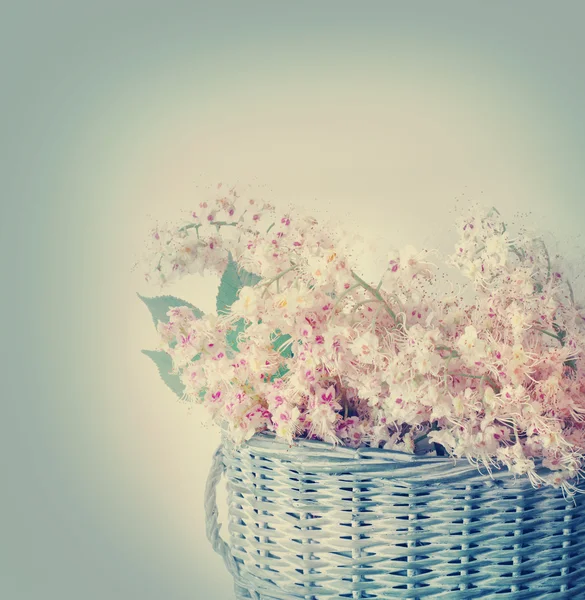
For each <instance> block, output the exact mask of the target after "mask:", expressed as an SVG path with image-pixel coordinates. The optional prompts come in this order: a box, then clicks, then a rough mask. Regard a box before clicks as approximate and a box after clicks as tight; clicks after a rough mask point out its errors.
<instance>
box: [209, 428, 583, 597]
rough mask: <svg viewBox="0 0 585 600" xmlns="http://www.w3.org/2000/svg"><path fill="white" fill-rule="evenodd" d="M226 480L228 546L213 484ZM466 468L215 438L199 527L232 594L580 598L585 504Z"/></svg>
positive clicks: (382, 454) (263, 439)
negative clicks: (220, 561)
mask: <svg viewBox="0 0 585 600" xmlns="http://www.w3.org/2000/svg"><path fill="white" fill-rule="evenodd" d="M222 473H225V475H226V478H227V487H228V505H229V526H228V530H229V544H227V543H226V542H224V541H223V540H222V539H221V537H220V535H219V526H218V520H217V507H216V503H215V488H216V486H217V483H218V481H219V479H220V477H221V475H222ZM583 498H584V496H583V495H577V496H576V497H575V499H574V501H573V500H569V501H567V500H566V499H565V498H564V497H563V494H562V492H561V491H560V490H554V489H552V488H542V489H539V490H535V489H533V488H532V486H531V484H530V483H529V482H528V481H527V480H526V479H525V478H518V479H514V477H513V476H512V475H510V474H509V472H508V471H506V470H503V471H501V472H498V473H497V475H496V476H495V479H492V478H491V477H490V476H489V475H482V474H480V473H479V472H478V470H477V469H476V467H474V466H472V465H470V464H469V463H468V462H467V461H459V462H458V463H456V464H454V462H453V461H452V460H451V459H445V458H436V457H424V456H413V455H408V454H403V453H401V452H394V451H388V450H373V449H367V448H361V449H358V450H353V449H348V448H343V447H333V446H330V445H328V444H325V443H322V442H311V441H301V442H298V443H295V445H294V446H292V447H289V446H288V445H287V444H286V443H283V442H281V441H278V440H276V439H275V438H274V437H273V436H271V435H267V434H262V435H256V436H254V437H253V438H252V439H251V440H250V441H249V442H247V443H245V444H243V445H241V446H235V445H234V444H232V443H231V442H230V441H229V440H228V439H227V438H224V441H223V444H222V446H221V447H220V448H219V449H218V451H217V453H216V455H215V458H214V465H213V467H212V470H211V472H210V475H209V480H208V484H207V491H206V510H207V532H208V537H209V540H210V541H211V543H212V545H213V547H214V549H215V550H216V551H218V552H219V553H220V554H221V555H222V556H223V557H224V560H225V562H226V565H227V567H228V569H229V570H230V572H231V574H232V575H233V577H234V582H235V592H236V598H237V599H238V600H242V599H244V598H246V599H250V598H253V599H256V600H293V599H296V598H303V599H304V600H322V599H323V600H324V599H332V598H402V599H406V598H408V599H410V600H423V599H427V598H433V599H435V598H448V599H449V600H457V599H465V600H467V599H470V598H492V599H499V600H504V599H506V600H511V599H514V600H521V599H526V600H536V599H543V600H544V599H545V598H546V599H547V600H556V599H560V598H571V600H578V599H580V598H581V599H583V598H585V535H583V534H584V533H585V511H584V510H583V505H584V504H585V501H584V499H583Z"/></svg>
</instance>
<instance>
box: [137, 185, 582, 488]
mask: <svg viewBox="0 0 585 600" xmlns="http://www.w3.org/2000/svg"><path fill="white" fill-rule="evenodd" d="M216 192H217V197H216V198H214V199H213V198H210V199H207V200H202V201H201V202H200V203H199V204H198V205H196V206H195V208H194V210H193V211H192V213H191V214H190V215H188V218H187V220H186V222H184V223H182V224H180V225H177V226H168V227H162V226H158V227H157V228H156V229H155V230H153V232H152V235H151V256H150V258H149V260H148V262H149V273H148V278H149V279H150V280H151V281H153V282H155V283H159V284H161V285H163V284H164V285H166V284H169V283H171V282H173V281H175V280H177V279H180V278H181V277H184V276H186V275H189V274H192V273H206V272H215V273H218V274H222V273H223V270H224V269H225V266H226V264H228V261H229V260H230V255H231V257H233V260H234V261H235V262H236V263H237V265H238V267H239V268H242V269H245V270H247V271H249V272H250V273H254V274H255V275H257V276H259V277H260V281H259V282H258V283H257V284H255V285H248V286H245V287H242V288H240V289H239V290H238V294H237V299H236V300H235V302H234V303H233V304H232V305H231V306H230V307H228V308H227V309H226V311H225V314H220V315H206V316H205V317H203V318H195V315H194V314H193V313H192V312H191V311H190V309H189V308H188V307H178V308H173V309H171V310H170V311H169V313H168V315H167V317H168V321H166V322H162V321H161V322H159V324H158V326H157V329H158V332H159V337H160V349H162V350H164V351H165V352H167V353H168V354H169V355H170V357H171V358H172V364H173V369H174V372H175V373H177V374H179V376H180V380H181V383H182V384H183V385H184V387H185V391H184V394H185V397H186V398H189V399H192V400H194V401H196V402H200V403H202V404H204V405H205V406H206V407H207V408H208V409H209V411H210V413H211V414H212V415H213V417H214V419H215V420H216V421H217V422H219V423H221V424H223V425H224V426H225V427H226V430H227V431H228V433H229V434H230V435H232V437H233V438H234V439H235V440H236V441H238V442H242V441H245V440H246V439H249V438H250V437H251V436H252V435H254V433H256V432H260V431H271V432H274V434H275V435H276V436H278V437H280V438H282V439H284V440H286V441H287V442H288V443H290V444H292V443H294V441H295V440H296V439H299V438H312V439H320V440H324V441H326V442H330V443H334V444H344V445H348V446H352V447H359V446H364V445H366V446H372V447H384V448H389V449H390V448H394V449H397V450H402V451H405V452H417V453H418V452H423V451H426V452H437V451H438V450H441V449H442V450H443V451H444V452H446V453H447V454H448V455H450V456H452V457H466V458H467V459H468V460H470V461H471V462H473V463H475V464H478V465H479V466H482V467H484V468H485V469H487V470H489V471H494V470H497V469H499V468H503V467H505V468H508V469H509V470H510V471H511V472H513V473H515V474H517V475H518V476H527V477H528V478H529V479H530V480H531V481H532V483H533V484H534V485H544V484H546V485H554V486H561V487H562V488H563V490H565V491H566V492H567V493H573V492H574V490H575V486H577V485H578V483H579V478H580V476H581V474H582V469H583V462H584V456H585V310H584V309H583V307H582V305H579V304H577V303H576V301H575V298H574V292H573V289H572V288H571V287H570V285H569V283H568V281H567V280H566V278H565V275H564V274H563V273H564V270H563V268H562V267H561V266H559V265H557V264H556V263H555V260H556V259H555V258H554V257H553V258H551V257H550V256H549V254H548V251H547V250H546V247H545V246H544V244H543V242H542V240H540V239H538V238H537V237H535V236H530V235H528V234H526V233H525V232H522V233H520V234H517V235H514V234H513V232H510V231H508V228H507V226H506V225H505V224H504V222H503V221H502V219H501V217H500V216H499V214H498V213H497V212H496V211H494V210H492V211H489V212H486V213H483V214H475V215H469V216H466V217H464V218H462V219H460V220H459V222H458V224H457V227H458V232H459V239H458V241H457V243H456V244H455V250H454V253H453V255H451V256H450V257H448V258H447V259H446V260H443V261H439V260H438V259H437V260H434V261H433V262H434V263H438V264H431V263H430V261H429V260H428V258H427V257H428V256H429V254H428V253H427V252H426V251H420V250H418V249H416V248H413V247H412V246H407V247H406V248H403V249H399V250H397V251H394V252H392V253H390V254H389V256H388V261H387V264H386V265H385V267H386V268H385V271H384V272H383V273H380V280H379V281H378V282H369V281H365V280H364V279H363V278H362V276H360V274H359V272H358V270H357V267H356V266H355V264H353V260H352V258H351V256H352V254H351V248H350V247H349V245H348V240H350V238H349V237H348V236H346V235H345V234H343V232H341V231H339V230H338V229H337V228H335V227H333V226H331V225H326V224H320V223H319V222H317V221H316V220H315V219H313V218H311V217H307V218H305V217H303V216H302V215H297V214H295V213H291V214H288V213H287V214H277V211H276V210H275V209H274V207H273V206H272V205H271V204H269V203H266V202H264V201H263V200H260V199H258V198H254V197H252V196H251V195H250V194H248V193H241V192H239V191H238V190H236V189H235V188H229V187H227V186H221V187H219V188H217V190H216ZM435 254H437V253H434V254H433V255H435ZM437 256H438V255H437ZM453 267H454V268H455V269H456V270H458V271H459V273H460V274H462V275H463V276H464V277H465V278H466V279H467V284H466V285H465V286H463V287H462V288H461V289H458V288H457V287H456V286H455V285H454V284H453V285H451V289H450V291H448V292H447V293H445V290H443V289H441V288H440V286H439V285H438V282H439V279H438V278H439V276H440V275H442V276H444V278H445V280H447V281H448V280H449V279H450V271H449V269H453ZM242 323H243V325H242ZM236 326H237V327H238V332H239V333H238V338H237V343H236V344H235V345H234V344H232V343H228V341H227V338H226V333H228V332H230V331H232V330H233V329H234V328H235V327H236Z"/></svg>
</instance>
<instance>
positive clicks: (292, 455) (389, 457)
mask: <svg viewBox="0 0 585 600" xmlns="http://www.w3.org/2000/svg"><path fill="white" fill-rule="evenodd" d="M222 438H223V444H224V445H227V446H229V447H232V448H234V449H235V448H238V447H240V448H241V449H245V450H246V451H248V452H250V453H251V454H256V455H260V456H263V457H264V458H266V459H268V460H278V461H285V462H289V463H291V465H294V466H295V468H299V469H301V470H302V471H311V472H313V473H329V474H333V473H338V474H341V473H355V474H356V475H357V474H358V473H360V472H361V473H363V474H365V473H367V472H371V473H372V474H373V473H375V472H388V471H389V470H391V471H394V472H395V474H396V475H398V473H399V472H400V473H401V474H402V475H403V476H404V477H406V478H407V479H409V478H410V477H414V478H415V479H416V478H418V477H428V478H435V479H436V481H437V482H446V481H463V480H466V481H468V482H472V481H476V482H484V483H485V484H486V485H494V484H496V485H498V482H500V484H504V483H505V482H507V483H506V485H515V486H518V487H520V488H526V489H533V490H534V489H538V488H535V487H534V486H533V485H532V483H531V481H530V479H529V478H528V477H527V476H526V475H522V474H517V473H513V472H512V471H510V470H509V469H508V468H507V467H506V466H505V465H500V466H497V465H493V466H492V467H491V470H490V471H488V469H487V468H486V467H485V466H484V465H478V464H474V463H472V462H471V461H469V459H468V458H466V457H460V458H455V457H449V456H447V457H443V456H429V455H428V454H409V453H408V452H402V451H400V450H392V449H386V448H371V447H367V446H360V447H357V448H351V447H348V446H342V445H334V444H331V443H329V442H324V441H322V440H309V439H305V438H302V439H295V440H293V441H292V443H290V444H289V443H288V442H287V441H286V440H283V439H282V438H279V437H277V436H276V434H275V433H274V432H269V431H263V432H258V433H256V434H254V435H253V436H252V437H251V438H250V439H249V440H247V441H244V442H242V443H241V444H237V443H236V442H234V441H233V440H232V438H231V437H230V435H229V433H228V431H227V429H226V427H222ZM534 463H535V466H536V470H537V473H539V474H548V473H550V472H551V471H550V470H549V469H548V468H546V467H544V466H542V460H540V459H534ZM538 487H539V488H540V489H541V490H542V488H543V487H548V486H538ZM584 491H585V490H584Z"/></svg>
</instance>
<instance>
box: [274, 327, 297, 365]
mask: <svg viewBox="0 0 585 600" xmlns="http://www.w3.org/2000/svg"><path fill="white" fill-rule="evenodd" d="M270 338H271V341H272V347H273V348H274V349H275V350H277V351H279V352H280V354H281V356H284V357H285V358H291V357H292V355H293V353H292V344H289V345H288V346H286V347H285V348H283V349H282V350H279V348H280V347H281V346H282V345H283V344H285V343H286V342H288V341H289V340H290V339H291V337H290V335H289V334H288V333H284V334H281V333H280V329H277V330H276V331H275V332H274V333H272V334H271V336H270Z"/></svg>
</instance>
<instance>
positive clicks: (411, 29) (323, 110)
mask: <svg viewBox="0 0 585 600" xmlns="http://www.w3.org/2000/svg"><path fill="white" fill-rule="evenodd" d="M584 19H585V9H584V5H583V3H582V2H580V1H576V2H567V1H564V2H563V1H557V2H541V1H534V0H531V1H524V2H521V1H516V2H504V1H495V2H489V3H488V2H485V3H479V2H469V1H465V2H453V1H442V2H434V1H427V2H422V1H411V2H392V1H390V0H389V1H387V2H374V1H369V2H357V1H354V2H344V1H336V2H326V1H313V2H305V1H298V0H297V1H295V2H289V3H285V2H264V3H259V2H251V1H250V2H238V3H235V2H232V3H224V2H209V3H208V4H207V3H199V2H194V1H191V2H185V3H178V2H158V3H156V2H151V1H148V0H143V1H141V2H138V1H129V0H118V1H116V2H113V1H111V0H101V1H100V2H87V1H84V2H79V1H78V2H73V1H60V0H46V1H45V2H35V3H31V2H26V1H21V2H18V3H17V2H12V3H10V2H4V3H2V6H1V7H0V23H1V25H0V27H1V28H2V29H3V31H2V32H1V35H0V69H1V71H0V73H1V75H2V79H1V86H2V92H1V100H0V102H1V103H2V107H3V108H2V111H1V115H0V125H1V129H0V133H1V135H0V158H1V161H0V162H1V164H2V167H1V168H2V170H3V171H5V172H4V173H3V176H2V192H3V193H2V201H1V203H0V204H1V207H2V208H1V210H2V213H1V215H0V228H1V236H0V239H1V240H2V246H3V248H2V251H1V253H0V260H1V261H2V275H3V277H2V289H3V294H2V303H3V307H2V308H3V311H2V314H3V316H4V318H3V319H2V341H3V343H2V361H1V362H0V364H2V370H3V373H2V375H3V376H2V394H1V398H2V417H1V420H0V422H1V423H2V428H3V430H4V431H3V433H2V435H1V436H0V440H1V442H0V443H1V444H2V452H1V453H0V456H1V459H0V460H1V461H2V463H1V467H2V470H1V473H2V479H1V486H2V488H1V493H0V503H1V510H0V519H1V521H0V598H2V599H6V600H37V599H41V598H43V599H44V600H52V599H53V598H55V599H57V598H58V599H60V600H79V599H83V600H94V599H95V600H103V599H106V598H107V599H111V600H118V599H130V598H132V599H133V598H140V599H141V600H160V599H168V600H183V599H187V598H189V599H197V600H198V599H201V600H207V599H209V600H230V599H231V598H233V595H232V591H231V590H232V587H231V581H230V579H229V577H228V575H227V573H226V571H225V570H224V568H223V565H222V562H221V560H220V559H219V558H218V557H217V556H215V555H214V554H213V553H212V551H211V549H210V547H209V546H208V544H207V541H206V540H205V536H204V529H203V513H202V509H203V486H204V482H205V477H206V474H207V470H208V468H209V463H210V458H211V453H212V451H213V449H214V447H215V445H216V444H217V441H218V434H217V432H216V431H215V430H214V429H211V428H209V427H207V426H204V427H203V428H202V427H201V423H202V421H204V418H205V417H204V414H203V412H202V411H198V410H197V409H194V410H192V411H188V410H187V408H186V407H185V405H182V404H180V403H178V402H176V401H175V398H174V397H173V396H172V394H171V392H169V391H168V390H167V389H166V388H165V387H164V385H163V384H162V383H161V382H160V381H159V380H158V378H157V375H156V372H155V369H154V367H153V366H152V365H151V364H149V362H148V359H147V358H146V357H144V356H143V355H141V354H140V349H141V348H144V347H153V346H154V344H155V342H156V335H155V332H154V330H153V329H152V324H151V322H150V319H149V316H148V314H147V312H146V309H145V308H144V307H143V306H142V305H141V304H140V303H139V301H138V299H137V297H136V295H135V292H136V291H141V292H142V293H149V292H150V293H151V294H152V293H153V290H149V289H148V288H145V287H144V285H143V282H142V279H141V278H140V277H139V276H138V274H136V273H133V274H131V273H130V267H131V265H132V264H133V262H134V260H135V259H136V258H137V257H139V256H140V254H141V252H142V248H143V243H144V240H145V237H146V235H147V231H148V229H149V227H150V226H152V225H153V223H154V221H155V220H156V219H162V220H167V219H168V220H173V219H175V218H176V217H178V215H179V212H180V211H181V210H183V209H188V208H190V207H192V206H193V205H194V203H195V202H196V201H197V197H198V196H197V193H198V190H197V187H196V186H201V185H206V184H210V183H214V182H216V181H218V180H225V181H228V182H232V183H234V182H243V183H253V184H255V185H258V186H266V187H261V188H259V189H262V190H264V192H263V193H264V195H265V197H267V198H268V199H271V200H273V201H274V202H275V203H276V204H277V205H282V206H284V205H285V204H286V203H288V202H293V203H295V204H298V205H303V206H310V205H312V206H316V207H318V208H319V209H320V210H321V211H323V212H325V211H328V212H329V213H334V214H336V215H337V216H339V218H340V219H341V221H342V223H343V224H344V225H346V226H352V227H353V226H355V227H356V228H358V229H359V230H360V231H361V232H362V233H363V234H364V235H365V236H367V237H368V238H372V239H374V238H382V239H383V243H387V244H388V245H389V246H392V245H394V244H402V243H403V242H404V241H406V240H411V241H412V242H414V243H415V244H418V245H422V244H425V243H427V244H431V245H438V246H439V247H441V248H447V249H448V248H450V245H451V241H452V238H450V237H449V225H450V223H451V220H452V210H453V208H454V207H455V206H456V205H457V202H456V201H455V199H456V198H458V199H459V200H458V203H459V205H460V204H462V203H463V204H465V203H466V201H467V199H468V198H472V199H479V200H480V201H482V202H484V201H485V202H486V203H488V204H495V205H496V206H498V207H499V208H500V209H501V210H502V211H503V213H504V215H505V216H507V217H513V216H514V215H515V214H516V213H517V212H523V213H525V212H531V213H532V214H531V216H530V219H531V222H532V223H534V224H535V225H536V226H537V227H544V228H548V229H550V230H552V231H553V232H556V234H557V235H560V237H561V238H562V239H563V240H564V241H563V243H566V244H567V246H570V247H573V246H575V245H578V244H579V243H580V238H579V236H580V234H581V231H582V229H583V225H584V224H585V201H584V199H583V196H582V191H583V188H584V184H585V169H584V168H583V166H584V165H583V161H584V158H585V118H584V110H583V106H585V77H584V75H585V72H584V71H585V69H584V67H583V57H584V55H585V38H584V36H583V35H582V33H583V22H584ZM365 266H368V265H365ZM214 284H215V282H209V281H207V282H205V283H204V284H202V283H201V282H199V281H190V282H188V281H185V282H182V283H181V285H178V286H176V287H175V288H174V289H171V290H169V291H170V292H171V293H174V294H176V295H181V296H184V297H186V298H188V299H189V300H192V301H193V302H195V303H196V304H198V305H199V306H200V307H201V308H202V309H204V310H205V309H210V308H211V307H212V306H213V297H214Z"/></svg>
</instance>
